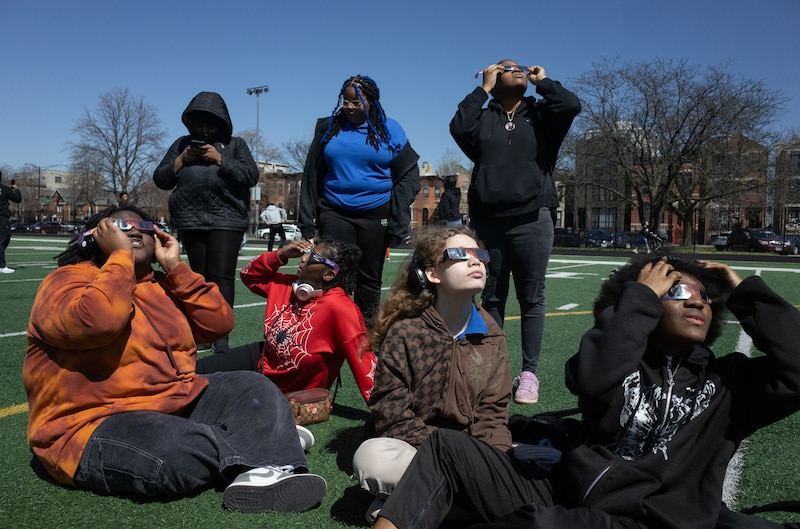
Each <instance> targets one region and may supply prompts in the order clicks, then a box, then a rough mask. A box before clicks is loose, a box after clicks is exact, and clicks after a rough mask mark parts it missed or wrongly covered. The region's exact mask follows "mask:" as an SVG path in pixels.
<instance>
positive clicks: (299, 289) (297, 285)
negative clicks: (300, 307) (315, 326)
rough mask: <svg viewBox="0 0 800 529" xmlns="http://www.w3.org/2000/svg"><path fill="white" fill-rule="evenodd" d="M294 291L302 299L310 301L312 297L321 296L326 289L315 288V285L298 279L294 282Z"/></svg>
mask: <svg viewBox="0 0 800 529" xmlns="http://www.w3.org/2000/svg"><path fill="white" fill-rule="evenodd" d="M292 292H294V295H295V296H296V297H297V299H299V300H300V301H308V300H309V299H311V298H318V297H320V296H321V295H322V294H323V293H324V292H325V291H324V290H322V289H321V288H314V286H313V285H309V284H308V283H303V282H302V281H300V280H299V279H298V280H297V281H295V282H294V283H292Z"/></svg>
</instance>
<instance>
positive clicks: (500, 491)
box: [375, 255, 800, 529]
mask: <svg viewBox="0 0 800 529" xmlns="http://www.w3.org/2000/svg"><path fill="white" fill-rule="evenodd" d="M726 305H727V308H728V309H730V311H731V312H732V313H733V315H734V316H735V317H736V318H737V319H738V320H739V322H740V323H741V325H742V328H743V330H744V331H745V332H746V333H747V334H748V335H749V336H750V337H751V338H752V339H753V343H754V344H755V345H756V346H757V347H758V349H760V350H761V351H762V352H763V353H764V355H761V356H756V357H752V358H751V357H749V356H747V355H745V354H743V353H739V352H733V353H730V354H728V355H725V356H719V357H717V356H715V355H714V353H713V352H712V351H711V349H710V345H711V343H713V341H714V340H715V339H716V338H717V337H718V336H719V335H720V333H721V327H722V324H723V319H722V315H723V313H724V309H725V306H726ZM594 316H595V325H594V327H593V328H592V329H590V330H589V331H588V332H586V334H585V335H584V336H583V338H582V340H581V344H580V349H579V351H578V353H577V354H576V355H574V356H573V357H572V358H570V359H569V360H568V361H567V364H566V383H567V387H568V388H569V389H570V391H572V392H573V393H574V394H576V395H577V396H578V404H579V407H580V410H581V412H582V415H583V419H582V422H581V425H580V427H579V429H578V432H577V433H576V436H575V437H574V440H573V445H572V446H570V447H567V448H566V449H565V450H564V453H563V455H562V457H561V460H560V461H559V463H557V465H556V466H555V467H554V468H553V470H552V471H551V472H550V474H549V475H548V476H547V477H545V476H544V473H543V472H535V471H531V469H530V468H528V469H527V470H525V469H522V468H521V466H520V465H519V464H518V463H517V462H516V459H515V458H514V457H513V452H511V453H503V452H501V451H499V450H496V449H493V448H491V447H488V446H487V445H485V444H482V443H479V442H478V443H476V442H474V441H472V440H471V439H469V438H468V437H467V436H463V435H461V434H459V433H458V432H449V431H438V432H435V433H434V434H433V435H431V437H430V438H429V440H428V441H426V443H424V444H423V445H422V447H420V449H419V451H418V452H417V455H416V457H415V459H414V460H413V462H412V464H411V466H410V467H409V469H408V470H407V471H406V474H404V476H403V479H402V480H401V481H400V483H399V484H398V486H397V488H396V489H395V491H394V492H393V494H392V496H390V497H389V500H388V501H387V502H386V504H385V505H384V507H383V509H382V510H381V517H384V518H383V519H379V520H378V523H376V524H375V527H376V528H386V527H438V525H439V523H440V522H441V521H442V520H443V519H444V518H445V516H446V515H447V513H448V512H449V511H450V508H451V507H452V506H453V505H457V506H459V507H461V508H462V509H467V512H468V513H469V515H470V519H471V520H472V521H473V522H477V523H479V525H476V526H475V527H481V528H489V527H491V528H495V529H500V528H504V529H505V528H512V527H516V528H519V527H527V528H538V527H542V528H545V527H546V528H548V529H561V528H565V529H566V528H570V529H575V528H587V529H588V528H592V529H595V528H608V529H612V528H614V529H616V528H650V529H679V528H680V529H686V528H689V529H712V528H715V527H716V528H722V527H724V528H732V527H741V528H748V529H753V528H762V527H763V528H774V527H784V526H781V525H778V524H775V523H773V522H769V521H767V520H763V519H760V518H756V517H750V516H745V515H743V514H740V513H735V512H731V511H730V510H728V509H727V507H725V506H724V505H723V504H722V485H723V479H724V476H725V472H726V469H727V466H728V463H729V461H730V459H731V457H732V456H733V454H734V453H735V451H736V449H737V448H738V446H739V444H740V443H741V442H742V440H743V439H744V438H746V437H747V436H749V435H750V434H752V433H753V432H755V431H756V430H758V429H760V428H762V427H764V426H766V425H769V424H772V423H774V422H776V421H778V420H780V419H782V418H785V417H787V416H789V415H791V414H792V413H794V412H796V411H797V410H798V409H800V391H798V387H800V354H798V350H797V345H796V338H795V337H794V329H796V328H797V326H798V325H800V312H798V311H797V309H795V308H794V307H793V306H792V305H790V304H789V303H787V302H786V301H785V300H784V299H782V298H781V297H780V296H778V295H777V294H776V293H775V292H773V291H772V290H771V289H770V288H769V287H767V285H766V284H765V283H764V281H763V280H762V279H761V278H760V277H758V276H751V277H748V278H746V279H744V280H742V279H741V278H740V277H739V276H738V275H737V274H736V272H734V271H733V270H732V269H731V268H730V267H728V266H727V265H724V264H721V263H713V262H708V261H696V260H693V259H691V258H687V257H686V256H684V257H677V256H674V255H670V256H664V257H659V258H655V259H645V258H637V260H635V261H633V262H632V263H630V264H629V265H627V266H624V267H622V268H620V269H618V270H616V271H615V272H613V273H612V275H611V276H610V277H609V279H608V281H606V282H605V283H604V285H603V287H602V290H601V293H600V296H599V297H598V299H597V301H596V302H595V306H594ZM534 470H535V468H534ZM480 522H488V523H480ZM786 527H796V525H787V526H786Z"/></svg>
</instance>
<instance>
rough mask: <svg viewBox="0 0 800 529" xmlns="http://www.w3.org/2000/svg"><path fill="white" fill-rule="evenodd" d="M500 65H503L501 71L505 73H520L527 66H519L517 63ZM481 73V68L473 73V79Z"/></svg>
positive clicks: (524, 70)
mask: <svg viewBox="0 0 800 529" xmlns="http://www.w3.org/2000/svg"><path fill="white" fill-rule="evenodd" d="M501 66H502V67H503V73H506V72H522V73H526V72H527V71H528V67H527V66H520V65H518V64H516V65H515V64H502V65H501ZM482 73H483V70H481V71H480V72H478V73H476V74H475V79H477V78H478V77H480V75H481V74H482Z"/></svg>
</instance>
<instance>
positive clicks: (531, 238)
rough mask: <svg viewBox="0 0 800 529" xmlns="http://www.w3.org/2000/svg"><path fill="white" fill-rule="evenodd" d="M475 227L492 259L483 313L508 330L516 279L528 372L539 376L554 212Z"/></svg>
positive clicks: (496, 220) (477, 222) (479, 221)
mask: <svg viewBox="0 0 800 529" xmlns="http://www.w3.org/2000/svg"><path fill="white" fill-rule="evenodd" d="M471 227H472V229H473V230H475V233H476V234H477V235H478V238H479V239H480V240H481V241H482V242H483V244H484V245H485V246H486V249H487V250H489V256H490V257H491V261H490V262H489V264H488V265H487V266H486V269H487V278H486V287H485V288H484V289H483V308H484V309H486V312H488V313H489V314H491V315H492V317H493V318H494V319H495V321H496V322H497V324H498V325H500V327H502V326H503V319H504V317H505V311H506V300H507V299H508V290H509V287H510V281H509V276H510V275H513V276H514V287H515V289H516V293H517V301H518V302H519V308H520V318H521V324H520V327H521V328H522V370H523V371H531V372H533V373H535V372H536V369H537V367H538V366H539V355H540V354H541V350H542V338H543V337H544V320H545V304H544V279H545V274H546V273H547V263H548V261H549V260H550V252H551V251H552V249H553V219H552V217H551V216H550V210H549V209H548V208H541V209H540V210H539V211H538V212H536V213H535V214H530V215H525V216H519V217H509V218H492V219H476V218H474V217H473V219H472V221H471Z"/></svg>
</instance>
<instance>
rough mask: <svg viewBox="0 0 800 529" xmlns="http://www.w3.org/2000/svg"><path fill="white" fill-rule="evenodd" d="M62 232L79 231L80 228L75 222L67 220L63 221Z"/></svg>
mask: <svg viewBox="0 0 800 529" xmlns="http://www.w3.org/2000/svg"><path fill="white" fill-rule="evenodd" d="M59 224H61V232H62V233H77V232H78V230H79V229H80V228H78V226H76V225H75V224H68V223H66V222H61V223H59Z"/></svg>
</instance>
